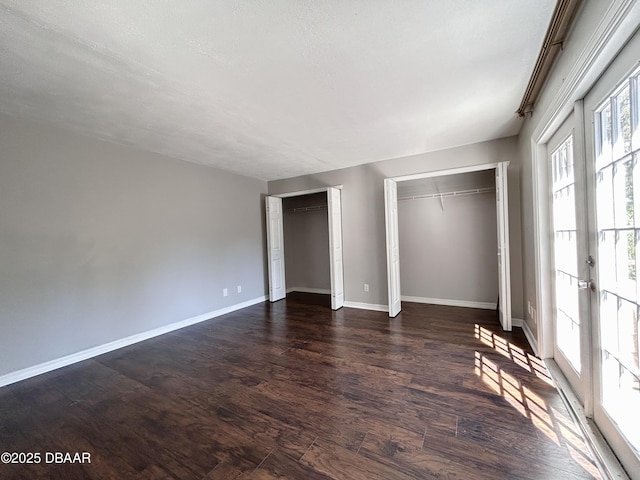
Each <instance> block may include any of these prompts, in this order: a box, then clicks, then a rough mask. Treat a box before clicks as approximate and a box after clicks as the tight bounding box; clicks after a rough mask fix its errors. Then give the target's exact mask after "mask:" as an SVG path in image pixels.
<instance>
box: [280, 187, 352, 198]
mask: <svg viewBox="0 0 640 480" xmlns="http://www.w3.org/2000/svg"><path fill="white" fill-rule="evenodd" d="M342 187H343V186H342V185H332V186H331V187H318V188H310V189H309V190H298V191H297V192H285V193H270V194H269V196H270V197H278V198H287V197H298V196H300V195H309V194H310V193H320V192H326V191H327V190H329V188H337V189H339V190H342Z"/></svg>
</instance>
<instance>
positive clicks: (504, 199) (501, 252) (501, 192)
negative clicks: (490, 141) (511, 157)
mask: <svg viewBox="0 0 640 480" xmlns="http://www.w3.org/2000/svg"><path fill="white" fill-rule="evenodd" d="M507 165H508V163H507V162H502V163H499V164H498V166H497V167H496V214H497V220H498V221H497V224H498V284H499V285H498V288H499V293H498V295H499V298H498V304H499V310H500V324H501V325H502V328H503V330H505V331H511V270H510V269H511V267H510V262H509V197H508V193H507Z"/></svg>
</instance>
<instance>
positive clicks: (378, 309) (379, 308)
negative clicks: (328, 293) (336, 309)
mask: <svg viewBox="0 0 640 480" xmlns="http://www.w3.org/2000/svg"><path fill="white" fill-rule="evenodd" d="M344 306H345V307H348V308H359V309H361V310H375V311H376V312H388V311H389V307H388V306H387V305H378V304H376V303H362V302H347V301H346V300H345V302H344Z"/></svg>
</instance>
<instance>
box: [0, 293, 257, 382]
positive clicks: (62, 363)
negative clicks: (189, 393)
mask: <svg viewBox="0 0 640 480" xmlns="http://www.w3.org/2000/svg"><path fill="white" fill-rule="evenodd" d="M267 298H268V297H267V296H262V297H258V298H254V299H251V300H247V301H246V302H242V303H237V304H235V305H231V306H229V307H224V308H221V309H218V310H214V311H212V312H208V313H203V314H202V315H197V316H195V317H191V318H187V319H186V320H181V321H179V322H175V323H170V324H169V325H164V326H162V327H158V328H154V329H153V330H148V331H146V332H142V333H137V334H135V335H131V336H129V337H126V338H121V339H119V340H114V341H113V342H109V343H105V344H103V345H98V346H97V347H92V348H88V349H86V350H82V351H80V352H76V353H72V354H71V355H66V356H64V357H61V358H57V359H55V360H50V361H48V362H44V363H40V364H38V365H34V366H32V367H27V368H23V369H22V370H18V371H16V372H11V373H7V374H5V375H2V376H0V387H4V386H5V385H9V384H11V383H16V382H19V381H21V380H26V379H27V378H31V377H35V376H36V375H41V374H43V373H47V372H50V371H52V370H57V369H58V368H62V367H66V366H68V365H71V364H74V363H77V362H81V361H83V360H88V359H90V358H93V357H97V356H98V355H102V354H103V353H107V352H111V351H113V350H117V349H119V348H123V347H127V346H129V345H133V344H134V343H138V342H142V341H144V340H148V339H150V338H153V337H157V336H159V335H163V334H165V333H169V332H172V331H174V330H178V329H180V328H184V327H188V326H189V325H194V324H196V323H200V322H204V321H206V320H210V319H212V318H215V317H219V316H221V315H225V314H227V313H231V312H235V311H236V310H240V309H242V308H246V307H250V306H251V305H255V304H256V303H260V302H264V301H266V300H267Z"/></svg>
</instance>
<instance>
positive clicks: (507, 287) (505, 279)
mask: <svg viewBox="0 0 640 480" xmlns="http://www.w3.org/2000/svg"><path fill="white" fill-rule="evenodd" d="M509 163H510V162H508V161H506V162H494V163H484V164H479V165H470V166H467V167H459V168H449V169H444V170H433V171H430V172H421V173H414V174H411V175H401V176H398V177H389V178H386V179H385V182H384V183H385V218H386V219H387V221H386V222H385V233H386V238H387V239H390V238H397V228H398V223H397V221H396V222H395V223H394V222H393V221H389V219H391V218H392V217H391V216H390V212H389V211H388V210H389V209H390V206H389V202H388V201H387V200H388V199H387V190H388V188H387V185H388V184H389V183H390V182H394V183H397V182H405V181H408V180H419V179H423V178H432V177H442V176H445V175H447V176H448V175H458V174H461V173H471V172H480V171H484V170H496V172H498V170H499V169H504V171H503V175H506V167H507V166H508V165H509ZM504 179H505V184H506V176H504ZM497 188H498V185H496V189H497ZM504 193H505V194H506V191H505V192H504ZM396 207H397V199H396ZM499 208H500V212H501V213H500V214H499V215H498V218H497V223H498V224H499V225H498V230H499V231H500V225H501V224H502V222H501V221H500V219H501V218H502V220H503V221H505V222H506V223H505V224H502V225H503V226H504V227H505V228H504V229H503V233H504V234H505V235H506V240H507V241H506V244H505V243H504V242H503V244H502V247H501V245H500V241H501V239H500V238H498V248H499V249H500V255H501V259H502V263H500V260H498V268H499V269H500V268H501V267H502V266H503V265H506V268H507V271H506V275H502V276H501V283H503V284H504V285H498V288H499V291H500V292H504V294H505V295H506V298H505V299H503V300H501V303H502V308H501V312H502V314H503V320H504V323H503V325H504V328H505V330H511V327H512V323H513V322H512V315H511V308H510V307H511V279H510V274H511V272H510V271H509V269H510V264H511V262H510V254H509V250H510V249H509V245H508V236H509V222H508V219H509V211H508V209H509V204H508V202H506V201H503V202H500V203H499ZM396 220H397V219H396ZM394 228H395V229H396V231H395V232H394V231H393V229H394ZM496 233H497V235H498V236H499V237H500V233H499V232H496ZM394 235H395V237H394ZM503 240H504V235H503ZM389 243H390V242H389V241H387V246H386V251H387V279H388V280H387V293H388V298H389V302H390V307H391V299H392V296H393V295H394V294H397V296H398V297H400V281H399V276H400V274H399V268H400V267H399V263H398V266H397V267H395V268H397V269H398V272H396V276H397V278H398V282H397V283H398V285H397V286H396V285H392V284H391V280H390V279H391V278H393V277H394V276H393V275H392V274H391V273H392V272H391V270H392V268H393V266H392V264H393V252H391V251H390V248H389ZM496 258H498V256H496ZM394 288H397V289H398V291H397V292H395V290H394ZM399 312H400V309H399V308H396V309H391V308H389V316H390V317H395V316H396V315H397V314H398V313H399Z"/></svg>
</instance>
